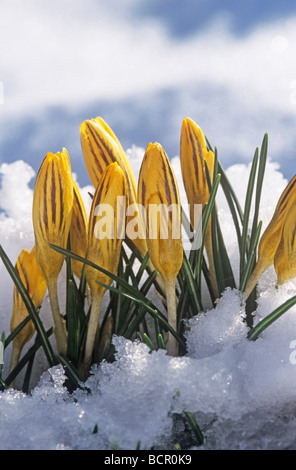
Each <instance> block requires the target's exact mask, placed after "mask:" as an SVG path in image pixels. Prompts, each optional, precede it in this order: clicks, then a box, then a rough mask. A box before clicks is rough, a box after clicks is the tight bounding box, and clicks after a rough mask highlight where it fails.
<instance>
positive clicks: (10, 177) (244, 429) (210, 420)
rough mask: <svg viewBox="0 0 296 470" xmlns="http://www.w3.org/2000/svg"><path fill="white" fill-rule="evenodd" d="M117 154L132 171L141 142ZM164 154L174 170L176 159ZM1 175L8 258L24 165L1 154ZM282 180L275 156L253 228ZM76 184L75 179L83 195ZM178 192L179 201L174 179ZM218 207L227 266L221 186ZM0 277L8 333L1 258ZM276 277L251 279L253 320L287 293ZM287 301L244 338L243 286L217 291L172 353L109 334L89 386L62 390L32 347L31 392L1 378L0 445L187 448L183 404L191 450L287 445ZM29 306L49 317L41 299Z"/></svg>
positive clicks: (236, 177)
mask: <svg viewBox="0 0 296 470" xmlns="http://www.w3.org/2000/svg"><path fill="white" fill-rule="evenodd" d="M128 154H129V156H130V158H131V159H132V162H133V164H134V168H135V171H136V173H137V168H138V166H139V162H140V155H141V149H137V148H133V149H132V150H130V151H129V152H128ZM172 164H173V167H174V170H175V172H176V175H177V177H178V179H179V180H180V170H179V159H178V158H177V157H176V158H175V159H174V160H173V162H172ZM248 170H249V169H248V168H247V167H246V166H244V165H234V166H232V167H230V168H229V169H228V170H227V174H228V176H229V178H230V180H231V182H232V184H233V187H234V189H235V191H236V192H237V195H238V196H239V198H240V200H241V201H243V198H244V194H245V189H246V184H247V174H248ZM0 175H1V179H0V183H1V187H0V201H1V202H0V204H1V209H2V210H3V212H2V213H0V240H1V244H2V245H3V247H4V249H5V250H6V252H7V253H8V255H9V256H10V258H11V260H12V261H13V262H15V260H16V258H17V256H18V254H19V252H20V251H21V249H22V248H24V247H25V248H28V249H31V247H32V245H33V232H32V223H31V203H32V189H31V186H32V185H31V179H32V178H33V171H32V169H31V167H29V166H28V165H27V164H26V163H24V162H22V161H18V162H14V163H12V164H9V165H7V164H2V165H1V166H0ZM291 176H293V175H291ZM286 184H287V181H286V180H285V179H284V178H283V176H282V175H281V173H280V172H279V171H278V167H277V165H276V164H274V163H271V162H269V163H268V165H267V169H266V176H265V186H264V189H263V200H262V206H261V218H262V220H263V223H264V227H265V226H266V224H267V222H268V221H269V220H270V218H271V215H272V213H273V210H274V207H275V204H276V202H277V200H278V197H279V196H280V194H281V192H282V190H283V189H284V187H285V185H286ZM87 190H88V188H83V190H82V192H83V194H84V195H85V200H87ZM180 191H181V195H182V198H183V201H184V192H183V189H182V185H181V183H180ZM218 207H219V215H220V220H221V224H222V229H223V233H224V235H225V240H226V242H227V248H228V251H229V253H230V256H231V261H232V263H233V266H234V271H235V272H237V271H236V269H237V264H238V253H237V249H236V238H235V237H236V235H235V231H234V228H233V226H232V224H231V219H230V215H229V213H228V211H227V206H226V204H225V201H224V199H223V196H222V194H219V196H218ZM264 227H263V229H264ZM0 279H1V283H0V296H1V304H0V331H3V330H4V331H5V332H6V334H8V333H9V321H10V314H11V305H12V282H11V280H10V278H9V276H8V274H7V273H6V271H5V269H4V266H3V265H2V264H0ZM275 280H276V279H275V272H274V270H273V268H270V269H269V270H268V271H267V272H266V273H265V275H264V276H263V278H262V280H261V282H260V290H261V295H260V299H259V303H258V309H257V312H256V318H255V322H257V321H259V320H260V319H262V318H263V317H265V316H266V315H267V314H269V313H270V312H271V311H272V310H274V308H276V307H277V306H278V305H280V304H281V303H283V302H284V301H285V300H287V299H288V298H290V297H291V296H293V295H295V294H296V282H294V281H293V282H290V283H288V284H286V285H284V286H282V287H281V288H279V289H275ZM295 310H296V307H294V308H293V309H291V310H290V311H288V312H287V313H286V314H284V315H283V316H282V317H281V318H280V319H278V320H277V321H276V322H275V323H273V324H272V325H271V326H270V327H269V328H268V329H267V330H265V332H264V333H263V334H262V336H261V337H260V338H259V339H258V340H257V341H255V342H251V341H248V340H247V339H246V334H247V329H246V326H245V323H244V322H243V318H244V308H243V306H242V296H241V294H240V293H239V292H238V291H236V290H226V291H225V292H224V294H223V296H222V299H221V301H220V303H219V304H218V306H217V307H216V309H214V310H208V311H207V312H205V313H204V314H202V315H199V316H198V318H197V317H196V318H194V319H193V320H192V321H191V325H190V326H191V328H190V330H189V332H188V335H187V348H188V354H187V355H186V356H185V357H180V358H172V357H169V356H167V355H166V353H165V352H164V351H163V350H159V351H156V352H153V353H150V352H149V350H148V348H147V347H146V346H145V345H143V344H141V343H137V342H131V341H128V340H125V339H123V338H118V337H115V338H114V344H115V346H116V350H117V359H116V361H115V362H114V363H112V364H107V363H103V364H102V365H101V367H99V368H98V369H94V370H93V374H92V376H91V377H90V379H89V380H88V383H87V386H88V387H89V388H90V389H91V394H86V393H85V392H83V391H81V390H79V391H77V392H75V393H74V395H70V394H69V393H68V392H67V390H66V388H65V387H64V385H63V383H64V379H65V377H64V374H63V370H62V369H61V367H59V366H57V367H54V368H52V369H50V370H46V363H45V360H44V358H43V356H42V355H40V357H39V358H38V365H37V366H36V369H35V372H34V381H35V382H34V384H33V389H32V392H31V395H29V396H28V395H24V394H22V393H21V392H19V391H16V390H12V389H10V390H8V391H5V392H2V393H0V435H1V439H0V449H34V450H37V449H51V450H53V449H100V450H103V449H110V448H111V446H112V443H113V444H114V442H116V443H117V445H118V446H119V448H121V449H131V450H133V449H136V447H137V443H138V441H140V442H141V449H150V448H152V447H154V448H156V449H157V448H159V449H171V448H172V447H173V445H174V444H176V443H180V444H181V447H182V444H183V446H184V447H185V446H187V448H193V449H195V448H196V447H194V446H195V444H194V441H193V439H192V440H190V438H189V440H187V442H183V441H182V440H184V435H186V433H184V429H185V426H186V424H185V421H184V419H183V417H184V414H183V411H184V410H185V409H186V410H188V411H191V412H192V413H194V414H195V416H196V419H197V422H198V423H199V425H200V427H201V429H202V431H203V433H204V436H205V444H204V446H203V447H199V449H285V448H290V449H296V410H295V406H294V402H295V389H296V364H295V363H294V362H295V360H294V359H295V354H294V347H295V345H294V344H293V342H294V341H295V340H296V323H295V313H296V312H295ZM40 315H41V316H42V318H43V319H44V321H45V323H46V322H50V316H49V309H48V304H47V302H45V303H44V306H43V307H42V310H41V312H40ZM9 351H10V350H9V349H8V351H7V355H6V356H5V361H6V363H5V364H4V377H5V373H6V372H7V367H8V363H9ZM42 372H43V374H42ZM41 374H42V376H41V378H40V375H41Z"/></svg>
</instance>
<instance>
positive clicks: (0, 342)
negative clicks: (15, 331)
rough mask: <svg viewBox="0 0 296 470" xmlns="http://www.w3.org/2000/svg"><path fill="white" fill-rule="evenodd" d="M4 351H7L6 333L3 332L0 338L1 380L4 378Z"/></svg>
mask: <svg viewBox="0 0 296 470" xmlns="http://www.w3.org/2000/svg"><path fill="white" fill-rule="evenodd" d="M4 351H5V332H4V331H2V335H1V338H0V378H1V377H2V370H3V365H4Z"/></svg>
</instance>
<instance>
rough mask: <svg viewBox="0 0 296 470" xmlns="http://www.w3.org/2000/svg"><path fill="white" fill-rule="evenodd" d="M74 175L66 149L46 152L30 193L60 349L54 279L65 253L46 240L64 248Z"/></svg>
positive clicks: (64, 342)
mask: <svg viewBox="0 0 296 470" xmlns="http://www.w3.org/2000/svg"><path fill="white" fill-rule="evenodd" d="M73 197H74V196H73V178H72V173H71V165H70V159H69V155H68V152H67V150H66V149H65V148H64V149H63V150H62V152H61V153H60V152H57V153H56V154H53V153H51V152H48V153H47V154H46V156H45V158H44V160H43V162H42V164H41V166H40V169H39V172H38V175H37V178H36V183H35V188H34V194H33V226H34V234H35V248H36V259H37V263H38V266H39V268H40V270H41V272H42V274H43V275H44V277H45V279H46V282H47V286H48V293H49V298H50V304H51V310H52V314H53V320H54V333H55V338H56V342H57V348H58V351H59V352H60V353H66V349H67V337H66V330H65V325H64V320H63V317H62V316H61V314H60V309H59V303H58V296H57V279H58V276H59V273H60V271H61V268H62V265H63V262H64V256H63V255H62V254H60V253H58V252H56V251H55V250H53V249H52V248H51V247H49V246H48V243H52V244H54V245H58V246H60V247H62V248H67V241H68V235H69V229H70V225H71V220H72V209H73Z"/></svg>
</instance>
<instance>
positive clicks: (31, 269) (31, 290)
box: [10, 247, 47, 371]
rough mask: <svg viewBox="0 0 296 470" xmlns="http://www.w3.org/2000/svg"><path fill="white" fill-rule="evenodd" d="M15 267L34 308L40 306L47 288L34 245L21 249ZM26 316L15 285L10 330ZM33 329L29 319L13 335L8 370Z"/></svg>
mask: <svg viewBox="0 0 296 470" xmlns="http://www.w3.org/2000/svg"><path fill="white" fill-rule="evenodd" d="M15 269H16V271H17V272H18V275H19V276H20V278H21V280H22V282H23V284H24V286H25V288H26V290H27V292H28V294H29V296H30V297H31V299H32V302H33V304H34V306H35V307H36V309H39V308H40V307H41V304H42V301H43V298H44V295H45V293H46V290H47V284H46V280H45V278H44V276H43V274H42V273H41V271H40V269H39V267H38V265H37V261H36V255H35V247H34V248H33V249H32V251H31V252H29V251H28V250H26V249H23V250H22V251H21V253H20V254H19V257H18V259H17V262H16V265H15ZM27 316H28V311H27V309H26V306H25V304H24V301H23V299H22V297H21V294H20V293H19V291H18V289H17V287H16V286H14V291H13V307H12V316H11V320H10V330H11V331H13V330H14V329H15V328H17V327H18V325H19V324H20V323H21V322H22V321H23V320H24V319H25V318H26V317H27ZM34 331H35V327H34V324H33V322H32V320H30V321H29V322H28V323H27V324H26V325H25V326H24V327H23V328H22V329H21V330H20V331H19V333H18V334H17V335H16V336H15V337H14V339H13V350H12V356H11V362H10V371H11V370H12V369H13V368H14V367H15V366H16V364H17V363H18V360H19V356H20V354H21V352H22V349H23V347H24V345H25V344H26V343H27V342H28V341H29V340H30V339H31V338H32V336H33V334H34Z"/></svg>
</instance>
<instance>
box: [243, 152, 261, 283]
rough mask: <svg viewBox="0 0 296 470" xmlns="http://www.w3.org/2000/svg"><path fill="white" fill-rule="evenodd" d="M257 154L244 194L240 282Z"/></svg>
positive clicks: (246, 246) (256, 153)
mask: <svg viewBox="0 0 296 470" xmlns="http://www.w3.org/2000/svg"><path fill="white" fill-rule="evenodd" d="M258 154H259V149H258V148H257V149H256V151H255V155H254V158H253V161H252V166H251V171H250V175H249V181H248V187H247V193H246V199H245V207H244V220H243V228H242V238H241V244H240V245H239V248H240V282H241V280H242V275H243V272H244V269H245V263H246V253H247V249H248V241H249V240H248V238H249V237H248V229H249V218H250V210H251V203H252V197H253V190H254V184H255V178H256V170H257V164H258Z"/></svg>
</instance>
